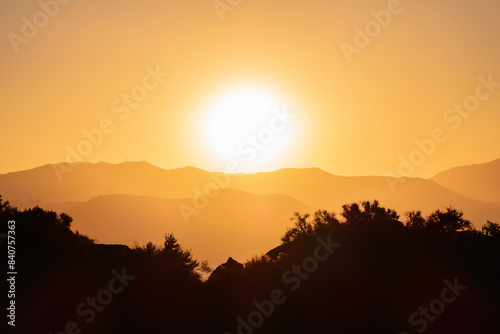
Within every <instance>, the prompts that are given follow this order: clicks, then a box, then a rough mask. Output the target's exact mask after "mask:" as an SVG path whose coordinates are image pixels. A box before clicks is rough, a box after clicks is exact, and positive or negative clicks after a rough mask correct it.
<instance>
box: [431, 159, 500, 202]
mask: <svg viewBox="0 0 500 334" xmlns="http://www.w3.org/2000/svg"><path fill="white" fill-rule="evenodd" d="M430 179H431V180H433V181H435V182H437V183H439V184H440V185H442V186H443V187H446V188H448V189H450V190H453V191H455V192H457V193H459V194H462V195H464V196H467V197H470V198H473V199H476V200H478V201H483V202H487V203H490V202H500V159H497V160H494V161H491V162H488V163H484V164H476V165H469V166H462V167H455V168H451V169H449V170H446V171H443V172H441V173H439V174H437V175H435V176H433V177H431V178H430Z"/></svg>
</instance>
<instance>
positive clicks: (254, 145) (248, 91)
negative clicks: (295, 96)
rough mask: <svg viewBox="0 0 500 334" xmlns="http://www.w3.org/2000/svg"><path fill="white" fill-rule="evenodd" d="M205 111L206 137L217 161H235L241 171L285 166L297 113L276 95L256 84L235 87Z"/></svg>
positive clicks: (207, 145) (204, 126)
mask: <svg viewBox="0 0 500 334" xmlns="http://www.w3.org/2000/svg"><path fill="white" fill-rule="evenodd" d="M204 113H205V114H204V119H203V121H202V126H203V134H204V135H203V140H204V144H205V146H206V148H207V150H208V151H209V153H210V155H211V156H212V157H213V158H214V159H216V163H217V165H220V166H221V167H222V166H227V164H229V163H234V162H236V163H237V164H238V166H239V167H240V168H239V169H238V172H258V171H266V170H273V169H278V168H280V167H282V165H283V164H282V163H283V158H284V156H285V155H286V153H287V151H288V150H289V149H290V146H291V143H292V139H293V136H292V132H293V128H294V120H295V115H294V114H293V112H292V111H291V110H288V109H287V105H286V103H284V102H283V100H282V99H280V98H278V97H277V95H275V94H271V93H268V92H267V91H264V90H259V89H255V88H239V89H233V90H230V91H226V92H225V93H223V94H221V95H219V96H218V97H217V98H215V99H214V100H212V101H211V103H209V104H208V107H207V108H206V109H205V111H204ZM280 164H281V165H280Z"/></svg>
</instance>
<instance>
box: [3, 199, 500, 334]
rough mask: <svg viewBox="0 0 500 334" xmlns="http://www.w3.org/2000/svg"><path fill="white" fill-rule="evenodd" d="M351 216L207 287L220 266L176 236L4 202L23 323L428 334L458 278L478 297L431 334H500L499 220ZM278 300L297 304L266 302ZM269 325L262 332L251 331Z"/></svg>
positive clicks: (49, 328)
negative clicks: (89, 304)
mask: <svg viewBox="0 0 500 334" xmlns="http://www.w3.org/2000/svg"><path fill="white" fill-rule="evenodd" d="M342 210H343V211H342V212H341V213H340V217H341V219H342V220H339V219H337V218H336V215H335V213H333V212H328V211H325V210H318V211H316V212H315V213H314V215H313V216H310V215H308V214H300V213H296V214H295V215H294V216H293V217H292V221H293V224H294V225H293V226H292V227H291V228H289V229H288V230H287V231H286V233H285V235H284V236H283V237H282V242H283V243H282V244H281V245H279V246H278V247H276V248H275V249H273V250H271V251H269V252H268V254H266V255H262V256H255V257H253V258H252V259H250V260H249V261H247V262H246V263H245V264H244V265H243V264H241V263H239V262H238V261H236V260H234V259H233V258H229V259H228V260H227V262H226V263H223V264H221V265H219V266H218V267H217V269H216V270H214V271H213V272H212V275H211V276H210V278H209V279H208V280H207V281H202V279H201V276H200V272H205V273H207V272H210V271H211V268H210V267H209V265H208V263H207V262H206V261H202V262H199V261H197V260H195V259H194V257H193V255H192V254H191V252H190V251H188V250H185V249H183V248H182V246H181V244H180V243H179V241H178V240H177V239H176V238H175V236H174V235H173V234H168V233H167V234H165V239H164V242H163V244H162V245H160V246H157V245H155V244H153V243H147V244H145V245H144V246H136V247H134V248H133V249H130V248H128V247H127V246H124V245H100V244H95V243H94V242H93V241H92V240H91V239H89V238H88V237H86V236H82V235H81V234H79V233H78V232H74V231H72V230H71V223H72V219H71V217H70V216H68V215H66V214H60V215H58V214H57V213H55V212H51V211H45V210H43V209H41V208H39V207H35V208H32V209H28V210H24V211H19V210H17V209H16V208H12V207H11V206H10V205H9V204H8V202H4V201H3V200H2V198H1V197H0V216H1V217H2V219H3V221H2V224H5V223H6V220H5V219H9V220H10V219H12V220H15V221H16V233H18V234H17V235H18V236H19V244H18V245H17V247H18V248H17V249H18V250H19V253H18V255H17V256H18V258H17V259H18V262H19V268H18V271H19V272H22V274H23V275H22V276H21V275H19V276H18V277H19V281H18V286H17V289H18V291H19V295H18V305H19V309H18V314H19V319H20V320H19V322H18V328H19V330H20V332H23V333H24V332H25V333H30V332H46V333H48V332H52V333H56V332H57V333H58V332H61V331H64V326H65V325H66V323H67V322H68V321H70V320H75V319H78V320H77V322H78V324H79V326H81V329H82V332H84V333H138V332H139V333H251V332H255V333H284V332H287V333H288V332H289V333H400V332H402V331H407V332H417V329H418V327H414V326H413V327H412V325H411V323H409V317H410V315H412V314H413V313H414V312H417V313H418V312H419V308H420V307H422V305H423V306H425V307H427V305H429V303H430V302H431V301H433V300H434V299H436V298H441V291H442V289H443V287H444V285H443V280H445V279H448V280H450V281H453V279H454V277H458V281H459V282H460V283H461V284H466V285H467V286H468V288H467V290H465V291H463V293H462V294H461V295H460V296H457V298H456V300H455V301H454V302H453V306H452V307H448V305H446V311H445V312H443V313H442V314H440V315H439V317H438V316H436V320H435V321H432V322H431V321H428V322H427V325H428V326H427V328H426V333H429V334H432V333H452V332H453V333H498V332H499V331H498V329H499V327H500V326H499V325H498V322H497V321H496V318H495V317H496V315H497V314H498V311H499V307H498V300H500V287H499V285H498V281H499V279H500V267H499V265H498V254H500V240H499V232H500V225H499V224H496V223H493V222H491V221H488V222H487V223H486V224H485V225H484V226H483V228H482V232H480V231H477V230H474V229H473V227H472V224H471V223H470V222H469V221H468V220H466V219H465V218H464V217H463V213H462V212H460V211H457V210H455V209H454V208H447V209H446V211H441V210H436V211H434V212H432V213H431V214H429V215H428V216H427V217H423V216H422V212H421V211H410V212H407V213H406V214H405V215H406V221H405V225H403V224H402V223H401V222H400V221H399V216H398V214H397V213H396V212H395V211H394V210H392V209H387V208H384V207H382V206H381V205H380V204H379V203H378V202H377V201H374V202H369V201H364V202H360V203H351V204H346V205H344V206H343V207H342ZM331 243H335V244H337V245H340V247H338V248H335V250H334V251H332V249H329V248H328V247H329V246H328V245H330V244H331ZM122 268H125V269H124V270H126V272H127V273H128V274H129V275H133V277H134V279H133V281H131V282H130V283H129V284H128V286H127V287H126V288H125V289H124V290H123V291H122V292H120V293H117V294H115V295H113V301H112V303H109V305H106V306H103V310H102V312H101V311H99V312H96V314H95V319H93V320H92V321H90V322H89V323H88V324H87V323H86V322H85V321H82V320H83V319H84V318H81V317H80V318H78V316H77V317H76V318H75V310H76V308H77V307H78V306H79V305H80V304H81V303H82V302H85V301H86V300H87V298H89V296H91V297H95V296H96V295H97V296H99V295H98V294H99V293H101V291H103V289H107V288H108V287H109V282H110V279H111V278H112V277H113V275H112V274H111V270H113V269H115V270H116V271H118V272H120V271H121V270H122ZM292 288H293V289H292ZM277 291H278V292H281V294H282V296H283V298H284V299H285V302H283V303H281V304H279V305H278V304H269V303H270V302H266V301H269V300H271V298H272V297H271V296H272V295H273V293H274V294H276V293H277ZM448 294H450V293H449V292H448ZM101 297H102V296H101ZM96 300H99V297H98V298H97V299H96ZM256 312H259V314H262V321H260V320H259V319H260V318H258V316H257V313H256ZM28 315H29V316H28ZM251 315H253V317H254V318H252V319H253V320H252V319H250V318H249V317H251ZM28 318H29V319H30V321H26V320H21V319H28ZM420 318H422V317H420V316H419V319H420ZM256 319H257V320H259V322H258V323H259V325H258V326H251V328H250V329H248V327H245V326H243V325H242V321H244V322H246V324H247V325H246V326H249V325H248V324H249V323H256V321H257V320H256ZM422 319H423V318H422ZM252 321H253V322H252Z"/></svg>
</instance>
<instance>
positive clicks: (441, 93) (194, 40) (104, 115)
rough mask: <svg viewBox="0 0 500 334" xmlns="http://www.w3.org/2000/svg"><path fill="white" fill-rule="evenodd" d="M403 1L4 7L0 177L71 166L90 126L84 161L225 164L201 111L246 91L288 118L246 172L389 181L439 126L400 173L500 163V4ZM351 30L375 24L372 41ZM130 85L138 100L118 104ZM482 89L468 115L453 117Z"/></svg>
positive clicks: (152, 1) (0, 17)
mask: <svg viewBox="0 0 500 334" xmlns="http://www.w3.org/2000/svg"><path fill="white" fill-rule="evenodd" d="M61 1H62V0H61ZM62 2H64V1H62ZM231 2H232V3H238V1H236V0H233V1H231ZM397 2H398V1H395V0H391V1H370V2H367V1H359V0H355V1H342V2H340V1H326V0H316V1H290V0H288V1H285V0H277V1H264V0H246V1H241V4H239V5H236V6H234V7H231V10H230V11H229V10H228V11H225V12H224V13H221V12H219V13H218V12H217V10H216V9H215V8H214V5H213V1H209V0H207V1H199V0H182V1H180V0H177V1H165V0H162V1H159V0H147V1H142V2H132V1H114V0H112V1H106V2H102V1H95V0H89V1H69V2H68V3H67V4H59V3H58V2H55V0H42V3H46V4H47V6H46V7H47V10H48V11H53V12H52V16H53V17H49V16H48V15H46V14H43V13H42V14H40V11H41V10H42V9H41V7H40V4H39V3H38V2H36V1H29V2H28V1H13V0H6V1H2V4H1V5H0V6H1V7H2V8H1V10H0V30H1V32H2V34H3V36H4V38H2V39H1V41H0V59H1V62H0V66H1V68H0V70H1V73H2V75H1V79H0V85H1V86H0V88H1V92H2V94H1V95H0V103H1V106H2V111H1V122H0V140H1V142H2V145H1V146H0V156H1V157H2V158H1V163H0V173H6V172H10V171H15V170H20V169H28V168H32V167H35V166H38V165H42V164H47V163H51V162H55V161H64V160H65V159H66V156H67V148H68V147H71V148H74V149H75V148H76V147H77V146H78V145H79V143H81V142H82V140H85V139H86V138H85V136H84V134H83V133H82V131H83V130H87V131H91V132H92V130H93V129H96V128H99V127H100V128H101V130H102V131H104V130H106V131H107V133H104V132H103V137H102V138H97V139H96V141H97V144H95V145H92V146H91V147H90V150H89V154H88V155H87V156H86V160H87V161H90V162H97V161H108V162H120V161H123V160H124V159H128V160H146V161H148V162H150V163H153V164H155V165H157V166H160V167H163V168H176V167H181V166H185V165H194V166H197V167H200V168H203V169H207V170H222V171H224V168H225V166H226V163H227V159H225V158H224V157H218V156H216V155H214V154H213V152H211V151H210V150H208V149H207V146H206V145H207V142H209V141H210V140H208V139H207V138H206V134H205V132H204V129H205V127H206V126H207V123H209V120H210V117H211V115H210V114H208V115H207V110H208V109H209V106H210V105H211V103H212V101H214V100H217V99H218V98H220V97H221V96H226V95H227V94H228V93H227V92H230V91H231V90H232V89H238V88H239V87H248V86H251V87H255V88H257V89H258V90H260V91H262V92H265V93H266V94H270V95H272V96H275V97H276V98H277V99H279V100H280V103H281V105H282V106H285V107H286V108H288V109H289V110H290V111H291V112H293V114H294V116H295V118H294V119H293V120H292V122H291V125H290V129H293V132H290V133H289V135H290V136H292V137H293V140H289V141H287V142H284V144H283V145H285V146H286V147H284V148H277V150H278V151H276V152H278V153H282V154H276V155H275V156H274V153H273V156H272V157H268V158H266V159H269V161H267V163H266V164H263V165H262V166H261V167H259V166H257V167H252V168H255V169H254V170H253V171H258V170H266V169H276V168H280V167H282V166H285V167H312V166H315V167H319V168H322V169H324V170H327V171H329V172H332V173H335V174H342V175H382V174H385V173H387V172H390V173H394V174H396V173H398V167H399V166H400V157H403V158H405V159H411V158H413V159H414V161H416V160H415V159H418V158H419V157H420V158H422V156H419V153H415V152H416V151H415V150H416V149H418V147H417V144H416V143H415V141H416V140H420V141H422V140H424V142H425V139H428V138H432V133H433V131H434V130H435V129H441V130H442V134H441V136H439V137H440V138H441V139H442V140H440V141H441V142H437V143H436V142H435V149H432V150H431V151H430V152H431V153H430V154H427V155H425V156H423V160H421V162H419V163H418V164H417V165H415V164H414V166H413V167H414V170H413V171H412V172H411V173H410V174H411V175H408V176H422V177H428V176H431V175H433V174H435V173H437V172H439V171H441V170H443V169H447V168H449V167H452V166H457V165H463V164H470V163H476V162H486V161H490V160H493V159H495V158H499V157H500V152H499V149H498V148H499V147H500V132H499V131H498V125H499V124H500V123H499V121H500V113H499V112H498V111H499V110H500V86H497V87H495V86H494V85H493V86H492V85H490V86H485V85H484V84H481V81H480V80H479V79H478V78H479V77H482V78H483V79H484V80H486V81H487V80H488V77H489V76H491V78H492V80H493V81H495V82H496V81H498V82H500V63H499V62H498V59H500V43H499V37H498V36H499V35H498V32H499V31H500V2H497V1H487V0H478V1H471V0H469V1H457V0H446V1H439V3H436V1H431V0H418V1H410V0H401V1H400V3H399V5H398V4H397ZM220 3H226V4H227V3H228V2H227V0H225V1H221V2H220ZM54 4H58V5H57V6H58V7H59V8H58V9H57V8H56V7H55V5H54ZM221 6H222V5H221ZM220 8H222V7H220ZM381 10H383V12H380V11H381ZM388 10H391V11H392V12H390V11H388ZM372 11H375V12H376V13H379V14H378V19H379V20H381V22H382V23H383V24H381V23H377V21H375V18H374V14H373V13H374V12H372ZM387 13H390V15H391V18H388V17H387V16H384V15H385V14H387ZM375 16H376V15H375ZM23 17H26V20H24V21H23ZM221 17H222V18H224V20H221ZM34 20H35V23H38V25H39V27H36V26H35V29H36V30H35V31H33V30H30V27H29V26H27V23H26V22H29V24H32V23H33V22H34ZM384 20H385V21H384ZM356 27H359V28H360V29H362V30H364V29H365V28H366V27H371V28H372V29H375V30H374V31H373V30H372V31H371V32H370V34H372V35H373V37H368V38H369V39H370V42H369V45H367V46H365V45H362V43H361V42H362V40H363V38H362V37H359V36H358V39H357V40H355V35H356V30H355V28H356ZM377 27H378V28H377ZM31 28H32V27H31ZM377 29H378V30H377ZM356 41H357V43H356ZM360 41H361V42H360ZM364 42H365V43H366V44H368V43H367V41H366V40H365V41H364ZM342 43H344V44H342ZM345 43H347V44H349V45H351V46H350V49H349V50H353V48H354V47H356V48H357V51H356V53H353V54H350V55H349V57H350V61H348V59H347V58H349V57H347V58H346V56H345V54H344V53H343V51H342V48H341V46H342V45H343V46H344V50H345V46H346V44H345ZM157 69H158V71H159V72H160V74H156V80H155V78H154V76H151V74H150V72H154V71H155V70H157ZM162 73H168V76H166V75H164V74H162ZM147 75H149V77H147V78H146V76H147ZM478 85H483V86H481V87H479V88H478ZM138 86H139V88H137V87H138ZM141 87H142V88H141ZM144 87H146V89H145V88H144ZM489 88H490V90H489ZM134 89H135V91H136V93H137V94H139V93H141V92H142V93H144V92H145V95H142V97H141V99H142V100H141V101H135V102H137V104H135V102H134V101H132V104H129V106H132V105H133V106H134V107H133V108H132V107H130V108H127V107H126V104H125V103H124V102H123V101H120V99H121V98H122V95H123V94H131V92H132V91H134ZM478 89H479V90H478ZM478 91H479V93H480V96H481V97H484V99H483V98H482V99H481V100H480V101H479V100H478V101H479V102H480V104H479V106H478V107H477V108H473V109H474V110H473V111H472V112H470V113H469V114H470V115H469V114H467V113H464V114H463V115H467V116H459V114H458V113H455V112H447V109H448V108H452V107H453V106H454V105H455V104H461V103H464V100H466V99H467V98H469V97H470V96H472V95H475V94H477V92H478ZM225 94H226V95H225ZM117 99H118V100H117ZM466 101H469V102H471V101H472V102H474V99H472V100H471V99H470V98H469V99H468V100H466ZM242 103H243V102H242ZM119 108H121V109H119ZM127 109H128V110H127ZM207 119H208V120H207ZM285 131H289V130H285ZM290 131H292V130H290ZM215 132H217V131H215ZM285 135H286V133H285ZM443 138H446V139H443ZM212 149H214V148H213V147H212ZM215 149H216V148H215ZM279 150H281V151H279ZM269 152H270V151H269ZM419 161H420V160H419Z"/></svg>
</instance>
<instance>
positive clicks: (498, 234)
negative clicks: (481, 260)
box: [481, 220, 500, 238]
mask: <svg viewBox="0 0 500 334" xmlns="http://www.w3.org/2000/svg"><path fill="white" fill-rule="evenodd" d="M481 230H482V232H483V234H484V235H487V236H489V237H492V238H500V224H498V223H494V222H492V221H489V220H488V221H487V222H486V224H484V225H483V227H482V228H481Z"/></svg>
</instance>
